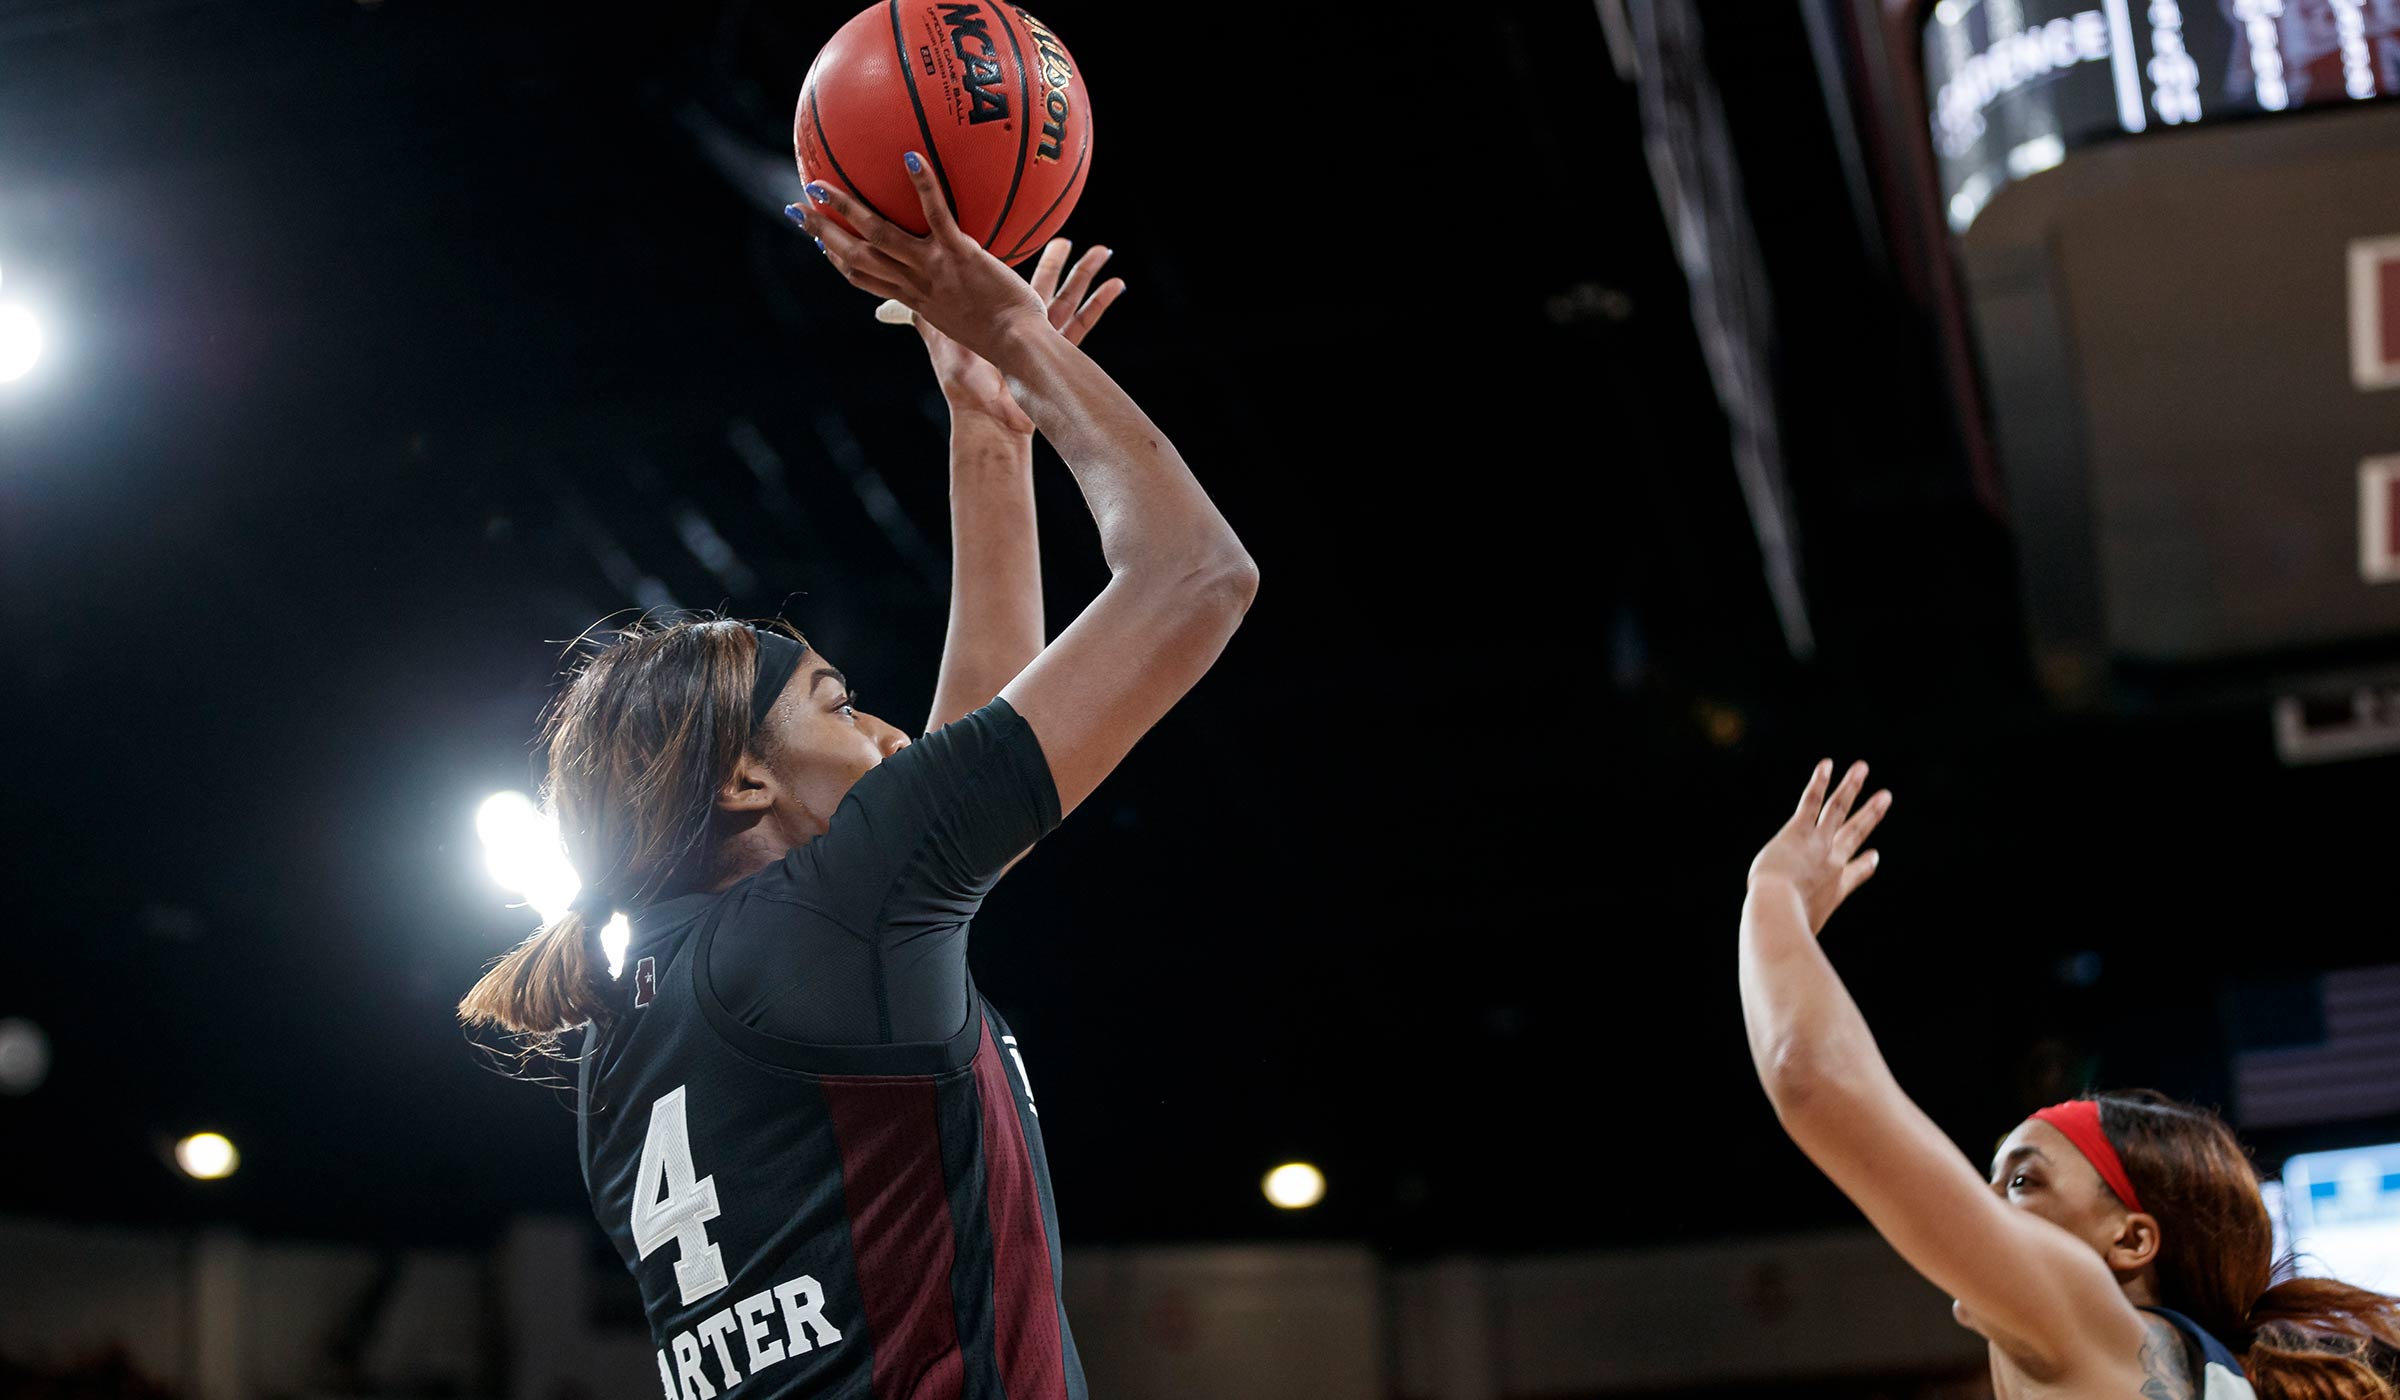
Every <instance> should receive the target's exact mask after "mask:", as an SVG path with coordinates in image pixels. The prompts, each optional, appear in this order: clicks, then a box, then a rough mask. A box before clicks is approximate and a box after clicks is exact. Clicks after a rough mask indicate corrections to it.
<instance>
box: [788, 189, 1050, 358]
mask: <svg viewBox="0 0 2400 1400" xmlns="http://www.w3.org/2000/svg"><path fill="white" fill-rule="evenodd" d="M905 159H906V163H907V165H908V179H909V183H910V184H912V185H914V186H916V189H917V202H918V203H919V204H920V205H921V206H923V208H924V211H925V222H926V225H927V227H929V228H930V229H931V230H932V232H931V233H929V234H927V235H926V236H925V237H923V238H918V237H916V236H915V235H913V234H911V233H909V232H908V231H907V230H906V229H903V228H900V227H898V226H896V225H894V224H892V223H890V222H889V221H887V220H885V219H883V218H881V217H878V216H877V215H876V214H875V213H874V211H872V210H870V209H868V208H867V207H866V206H865V205H864V204H861V203H860V202H859V201H858V200H856V199H853V198H851V197H850V196H849V195H848V194H845V193H844V192H842V191H841V190H839V189H836V188H834V187H833V186H831V185H827V184H823V183H821V182H819V183H812V184H810V185H809V186H808V197H809V198H810V199H811V200H813V201H815V204H814V205H813V206H804V205H797V204H796V205H793V206H792V216H793V218H795V219H797V220H798V221H799V223H800V225H801V227H803V228H805V229H807V230H808V231H809V233H811V234H813V235H814V236H815V237H816V240H817V246H818V247H819V248H822V249H824V250H825V256H826V257H828V258H830V259H832V261H833V265H834V267H835V268H836V269H837V270H839V271H840V272H841V274H842V276H843V277H844V278H846V279H848V281H849V283H850V285H851V286H854V287H857V288H858V289H859V290H861V291H866V292H872V293H874V294H875V295H876V296H879V297H888V298H890V299H891V300H893V301H897V302H899V303H900V304H901V305H903V306H905V307H907V308H908V309H909V310H910V311H913V312H915V313H916V315H917V319H918V320H919V321H926V322H931V323H932V324H933V327H934V328H935V329H936V330H939V331H940V332H942V333H943V334H944V335H946V336H948V337H950V338H951V339H952V340H955V341H957V342H958V343H959V344H961V345H963V346H965V347H966V348H967V349H969V350H972V351H973V352H975V353H976V354H977V355H980V356H982V357H983V358H985V359H987V360H988V359H993V358H995V357H996V356H997V355H998V353H999V347H1000V346H1001V345H1002V343H1003V342H1004V341H1005V340H1006V339H1007V337H1008V336H1009V335H1010V334H1011V333H1013V332H1015V331H1017V330H1019V329H1021V328H1023V327H1025V326H1028V325H1038V326H1042V327H1044V328H1048V327H1049V324H1050V323H1049V308H1048V307H1046V306H1044V305H1043V304H1042V298H1041V297H1040V296H1039V295H1038V294H1036V293H1035V291H1034V289H1033V288H1032V287H1030V286H1028V285H1026V283H1025V282H1024V281H1023V280H1022V279H1020V278H1019V277H1018V276H1017V274H1016V273H1014V272H1011V271H1010V270H1009V268H1008V264H1006V263H1004V262H1002V261H1000V260H999V259H998V258H995V257H993V256H992V255H991V254H990V253H988V252H985V251H984V249H983V248H982V246H981V245H979V244H977V243H976V241H975V240H974V239H972V238H969V237H968V236H967V235H966V234H965V233H964V232H963V231H961V230H960V228H959V226H958V222H957V221H956V220H955V219H953V218H951V217H950V205H949V203H948V201H946V200H944V199H943V198H942V191H941V186H940V185H938V184H937V183H935V181H934V178H933V172H932V171H931V170H929V169H927V168H926V165H925V161H924V159H923V158H922V157H920V156H919V155H918V154H917V153H916V152H914V151H911V152H909V153H908V155H907V156H906V158H905ZM825 210H831V211H832V212H833V213H834V214H836V215H839V216H840V217H839V218H838V219H829V218H825V217H823V216H822V214H823V211H825ZM845 224H846V225H848V227H847V228H845V227H844V225H845ZM851 230H856V232H855V233H854V232H852V231H851Z"/></svg>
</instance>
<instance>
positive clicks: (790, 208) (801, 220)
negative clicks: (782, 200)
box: [783, 204, 808, 228]
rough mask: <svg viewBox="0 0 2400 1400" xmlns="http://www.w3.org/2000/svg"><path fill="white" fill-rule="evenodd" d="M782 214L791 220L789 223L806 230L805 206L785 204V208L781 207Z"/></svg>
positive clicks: (806, 209) (806, 207)
mask: <svg viewBox="0 0 2400 1400" xmlns="http://www.w3.org/2000/svg"><path fill="white" fill-rule="evenodd" d="M783 212H784V214H785V215H786V216H788V217H789V218H790V219H791V221H792V222H793V223H795V224H798V225H800V226H801V227H802V228H806V227H808V206H807V205H804V204H786V205H785V206H783Z"/></svg>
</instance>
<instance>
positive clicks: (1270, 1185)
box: [1260, 1162, 1325, 1210]
mask: <svg viewBox="0 0 2400 1400" xmlns="http://www.w3.org/2000/svg"><path fill="white" fill-rule="evenodd" d="M1260 1189H1262V1190H1264V1191H1265V1192H1266V1193H1267V1199H1268V1200H1269V1201H1271V1202H1273V1203H1274V1205H1275V1207H1276V1208H1277V1209H1279V1210H1306V1209H1308V1208H1309V1207H1310V1206H1313V1205H1315V1204H1316V1203H1317V1202H1319V1201H1322V1200H1324V1199H1325V1173H1323V1172H1321V1171H1318V1170H1317V1169H1316V1167H1314V1166H1313V1165H1311V1164H1309V1163H1307V1162H1286V1163H1284V1164H1283V1165H1282V1166H1280V1167H1277V1168H1276V1169H1275V1170H1273V1171H1271V1172H1268V1173H1267V1179H1266V1180H1265V1181H1264V1182H1261V1183H1260Z"/></svg>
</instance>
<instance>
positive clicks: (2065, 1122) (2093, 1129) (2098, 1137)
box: [2033, 1099, 2142, 1210]
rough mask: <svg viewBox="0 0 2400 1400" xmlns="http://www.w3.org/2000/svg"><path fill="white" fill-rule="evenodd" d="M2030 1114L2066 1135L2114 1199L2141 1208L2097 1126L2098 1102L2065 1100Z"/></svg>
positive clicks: (2131, 1182) (2114, 1150)
mask: <svg viewBox="0 0 2400 1400" xmlns="http://www.w3.org/2000/svg"><path fill="white" fill-rule="evenodd" d="M2033 1116H2034V1117H2036V1118H2039V1119H2041V1120H2042V1121H2043V1122H2045V1123H2047V1124H2049V1125H2050V1126H2051V1127H2053V1128H2056V1129H2058V1130H2059V1131H2060V1132H2062V1133H2064V1134H2066V1137H2067V1141H2069V1142H2071V1143H2073V1144H2075V1150H2076V1151H2078V1152H2080V1153H2082V1154H2083V1159H2084V1160H2085V1161H2087V1162H2089V1163H2091V1164H2092V1168H2093V1170H2095V1171H2097V1172H2099V1173H2100V1179H2101V1180H2102V1181H2105V1182H2107V1183H2108V1189H2109V1190H2111V1191H2114V1192H2116V1193H2117V1199H2118V1200H2120V1201H2123V1202H2124V1203H2125V1204H2126V1206H2127V1208H2129V1209H2132V1210H2140V1209H2141V1208H2142V1198H2141V1197H2139V1196H2136V1195H2135V1194H2133V1178H2132V1177H2129V1176H2127V1175H2126V1174H2125V1164H2124V1163H2123V1162H2121V1161H2119V1160H2118V1159H2117V1149H2116V1148H2114V1147H2111V1146H2110V1145H2109V1142H2108V1134H2107V1133H2106V1132H2103V1131H2102V1130H2101V1128H2100V1105H2099V1103H2098V1102H2097V1101H2096V1100H2093V1099H2069V1100H2067V1101H2066V1102H2065V1103H2060V1104H2052V1105H2051V1106H2050V1107H2048V1108H2045V1109H2043V1110H2042V1111H2041V1112H2039V1113H2036V1114H2034V1115H2033Z"/></svg>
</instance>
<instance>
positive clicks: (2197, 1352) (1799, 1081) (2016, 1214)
mask: <svg viewBox="0 0 2400 1400" xmlns="http://www.w3.org/2000/svg"><path fill="white" fill-rule="evenodd" d="M1832 773H1833V765H1832V764H1831V763H1830V762H1828V763H1822V764H1819V765H1818V766H1817V769H1816V771H1815V772H1814V773H1813V774H1811V775H1810V777H1809V781H1808V786H1807V789H1806V790H1805V791H1804V792H1803V793H1802V794H1801V797H1800V808H1799V810H1798V811H1797V812H1795V813H1794V814H1793V816H1792V819H1791V821H1790V822H1789V823H1787V824H1786V825H1785V826H1784V828H1783V829H1782V830H1781V831H1779V832H1777V833H1776V834H1775V837H1774V839H1773V840H1771V841H1769V842H1768V843H1767V844H1766V846H1765V848H1764V849H1762V850H1761V851H1760V852H1759V853H1758V858H1757V859H1756V860H1755V861H1754V862H1752V864H1751V867H1750V892H1749V899H1748V901H1747V902H1746V903H1745V904H1744V906H1743V909H1742V930H1741V986H1742V1012H1743V1015H1744V1017H1745V1019H1746V1020H1747V1022H1748V1025H1749V1032H1750V1054H1751V1058H1752V1060H1753V1061H1754V1062H1755V1063H1756V1065H1757V1067H1758V1077H1759V1080H1760V1081H1761V1082H1762V1083H1763V1084H1764V1085H1765V1086H1766V1090H1767V1097H1768V1098H1769V1099H1771V1100H1772V1101H1773V1102H1774V1105H1775V1112H1776V1115H1777V1116H1778V1117H1779V1118H1781V1119H1782V1120H1783V1126H1784V1128H1785V1130H1786V1131H1787V1132H1789V1133H1790V1134H1791V1136H1792V1140H1793V1141H1794V1142H1796V1143H1798V1144H1799V1146H1800V1149H1801V1151H1803V1152H1805V1153H1807V1154H1808V1157H1809V1160H1811V1161H1813V1162H1815V1163H1816V1164H1817V1166H1818V1167H1820V1168H1821V1169H1823V1171H1824V1172H1825V1174H1826V1175H1827V1176H1829V1177H1831V1178H1832V1179H1833V1182H1834V1184H1835V1185H1836V1186H1839V1187H1840V1188H1841V1189H1842V1192H1843V1194H1845V1195H1847V1196H1848V1197H1849V1198H1850V1199H1851V1200H1852V1201H1854V1202H1856V1203H1857V1205H1858V1207H1859V1209H1860V1210H1862V1211H1864V1212H1865V1213H1866V1216H1867V1219H1868V1220H1870V1221H1872V1222H1873V1223H1874V1225H1875V1228H1876V1229H1877V1230H1879V1231H1881V1232H1882V1233H1883V1237H1884V1238H1885V1239H1887V1240H1889V1241H1891V1244H1892V1247H1893V1248H1895V1249H1897V1250H1899V1251H1900V1255H1901V1257H1902V1258H1904V1259H1906V1260H1907V1261H1908V1262H1909V1263H1910V1264H1911V1265H1913V1266H1915V1268H1916V1270H1917V1272H1918V1273H1921V1274H1923V1275H1924V1276H1925V1277H1926V1278H1928V1279H1930V1280H1932V1281H1933V1283H1934V1284H1936V1285H1937V1286H1939V1287H1940V1288H1941V1289H1943V1290H1944V1291H1945V1292H1947V1293H1949V1294H1950V1295H1951V1296H1952V1297H1953V1298H1955V1299H1956V1300H1957V1302H1956V1304H1955V1305H1954V1308H1953V1311H1954V1312H1955V1314H1956V1315H1957V1317H1958V1320H1959V1321H1960V1322H1962V1323H1964V1324H1965V1325H1966V1326H1968V1327H1971V1328H1973V1329H1974V1330H1975V1331H1976V1332H1978V1333H1980V1334H1982V1335H1983V1337H1984V1338H1986V1339H1987V1340H1988V1341H1989V1342H1990V1343H1991V1367H1992V1385H1993V1388H1994V1390H1995V1391H1997V1392H1998V1394H1999V1395H2000V1396H2001V1397H2002V1400H2015V1397H2022V1396H2045V1397H2048V1396H2056V1397H2072V1398H2073V1400H2082V1398H2083V1397H2089V1398H2090V1400H2103V1397H2105V1400H2133V1398H2134V1397H2137V1396H2138V1397H2141V1400H2181V1398H2182V1397H2192V1398H2193V1400H2202V1398H2204V1400H2236V1397H2246V1396H2249V1395H2251V1394H2252V1393H2253V1390H2252V1387H2253V1386H2255V1388H2256V1389H2255V1394H2257V1395H2258V1396H2261V1397H2263V1400H2302V1398H2303V1397H2306V1400H2393V1397H2394V1394H2395V1391H2394V1387H2393V1383H2392V1380H2391V1379H2390V1374H2391V1373H2390V1370H2389V1367H2390V1364H2391V1362H2392V1360H2393V1353H2392V1352H2391V1351H2390V1348H2391V1347H2392V1346H2395V1345H2400V1299H2395V1298H2388V1297H2385V1296H2383V1295H2381V1294H2378V1293H2371V1292H2368V1291H2367V1290H2365V1289H2360V1288H2353V1287H2350V1286H2349V1285H2347V1284H2342V1283H2337V1282H2334V1281H2332V1280H2330V1279H2309V1278H2292V1279H2286V1280H2285V1281H2283V1282H2281V1283H2274V1284H2272V1286H2270V1283H2271V1277H2272V1274H2273V1270H2274V1262H2275V1261H2274V1260H2273V1259H2272V1258H2271V1257H2270V1256H2271V1253H2272V1250H2273V1243H2272V1233H2271V1227H2270V1224H2269V1221H2268V1218H2267V1211H2266V1205H2265V1203H2264V1202H2263V1201H2262V1200H2261V1198H2260V1196H2259V1189H2258V1178H2257V1176H2256V1175H2255V1174H2254V1173H2253V1171H2252V1170H2251V1167H2250V1162H2249V1158H2248V1157H2247V1156H2246V1155H2245V1154H2244V1153H2243V1151H2242V1148H2241V1145H2240V1144H2239V1143H2238V1142H2236V1141H2235V1140H2234V1136H2233V1133H2232V1130H2230V1129H2229V1128H2227V1127H2226V1126H2225V1124H2224V1123H2223V1122H2221V1121H2220V1120H2219V1119H2218V1118H2217V1117H2216V1116H2215V1115H2213V1114H2210V1113H2207V1112H2205V1111H2203V1110H2200V1109H2196V1108H2192V1107H2190V1106H2188V1105H2184V1104H2179V1103H2176V1102H2174V1101H2173V1100H2171V1099H2168V1098H2166V1097H2164V1096H2163V1095H2159V1094H2155V1093H2151V1092H2148V1091H2137V1092H2133V1093H2117V1094H2103V1095H2099V1096H2096V1097H2094V1098H2088V1099H2077V1100H2073V1101H2071V1102H2068V1103H2064V1104H2059V1105H2057V1106H2056V1107H2053V1108H2047V1109H2044V1110H2042V1111H2041V1112H2040V1113H2037V1114H2035V1115H2034V1116H2033V1117H2032V1118H2030V1119H2027V1120H2026V1121H2025V1122H2024V1123H2021V1124H2019V1125H2018V1127H2017V1129H2016V1131H2014V1132H2012V1133H2010V1134H2009V1136H2008V1139H2007V1140H2006V1141H2005V1142H2003V1143H2001V1144H2000V1148H1999V1151H1998V1152H1997V1153H1996V1154H1995V1156H1994V1158H1993V1162H1992V1172H1991V1179H1990V1181H1989V1183H1988V1184H1987V1183H1986V1182H1984V1181H1982V1180H1979V1179H1978V1177H1977V1174H1976V1172H1975V1169H1974V1168H1973V1167H1971V1166H1970V1165H1968V1163H1967V1161H1966V1159H1965V1158H1963V1157H1961V1156H1960V1155H1959V1152H1958V1149H1957V1148H1956V1147H1954V1146H1953V1145H1952V1144H1951V1142H1950V1140H1949V1138H1947V1137H1945V1136H1944V1135H1943V1133H1942V1131H1941V1129H1939V1128H1937V1127H1935V1126H1934V1123H1933V1120H1931V1119H1929V1118H1927V1117H1926V1116H1925V1114H1924V1113H1923V1112H1922V1111H1921V1110H1920V1109H1918V1108H1917V1106H1916V1105H1915V1104H1914V1103H1912V1102H1910V1101H1909V1099H1908V1096H1907V1095H1906V1094H1904V1093H1902V1092H1901V1090H1900V1086H1899V1085H1898V1084H1897V1083H1895V1082H1894V1081H1893V1079H1892V1075H1891V1071H1890V1070H1889V1069H1888V1068H1887V1067H1886V1066H1885V1064H1884V1062H1883V1057H1882V1054H1881V1052H1880V1051H1878V1050H1877V1049H1876V1047H1875V1041H1874V1038H1873V1037H1872V1036H1871V1035H1870V1034H1869V1033H1868V1031H1867V1025H1866V1022H1865V1020H1864V1019H1863V1018H1861V1017H1860V1015H1859V1012H1858V1007H1857V1006H1856V1004H1854V1003H1853V1002H1852V1001H1851V1000H1850V996H1849V993H1848V992H1847V991H1845V990H1844V989H1843V987H1842V983H1841V979H1840V978H1839V977H1837V976H1835V975H1834V971H1833V967H1832V964H1830V963H1829V962H1827V961H1826V958H1825V954H1824V952H1823V951H1822V950H1821V949H1820V948H1819V947H1818V946H1817V939H1816V936H1817V934H1818V933H1819V932H1820V931H1821V930H1822V929H1823V928H1824V926H1825V921H1826V919H1827V918H1828V917H1830V916H1831V915H1832V913H1833V911H1834V909H1835V908H1837V907H1838V906H1839V905H1840V904H1841V902H1842V901H1843V899H1845V898H1847V897H1848V895H1849V894H1850V892H1851V891H1853V890H1855V889H1857V888H1858V887H1859V886H1860V885H1861V884H1863V883H1865V882H1866V880H1867V879H1868V877H1870V876H1871V875H1873V874H1874V872H1875V868H1876V854H1875V852H1873V851H1866V852H1864V853H1863V854H1862V853H1861V852H1860V847H1861V846H1863V845H1864V844H1865V842H1866V839H1867V837H1868V835H1869V834H1870V833H1872V832H1873V831H1874V829H1875V826H1876V824H1877V823H1878V822H1879V821H1881V820H1882V818H1883V815H1884V813H1885V812H1886V811H1888V810H1889V809H1890V806H1891V794H1890V793H1888V792H1878V793H1877V794H1875V796H1874V797H1872V798H1870V799H1868V801H1867V803H1866V805H1864V806H1863V807H1858V808H1857V809H1856V810H1855V811H1853V806H1854V804H1856V803H1857V801H1858V795H1859V792H1860V791H1861V789H1862V788H1863V787H1864V786H1865V784H1866V778H1867V768H1866V765H1865V764H1863V763H1861V764H1857V765H1854V766H1853V767H1852V768H1851V769H1850V771H1849V772H1848V773H1847V774H1846V775H1845V776H1844V777H1843V779H1842V782H1841V786H1840V787H1838V788H1836V789H1834V791H1833V793H1832V795H1831V797H1830V799H1829V798H1828V797H1827V794H1826V785H1827V783H1828V782H1829V781H1830V780H1831V777H1832Z"/></svg>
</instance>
